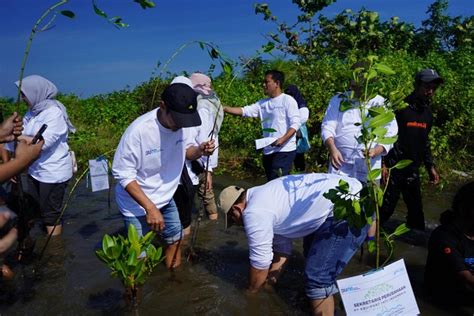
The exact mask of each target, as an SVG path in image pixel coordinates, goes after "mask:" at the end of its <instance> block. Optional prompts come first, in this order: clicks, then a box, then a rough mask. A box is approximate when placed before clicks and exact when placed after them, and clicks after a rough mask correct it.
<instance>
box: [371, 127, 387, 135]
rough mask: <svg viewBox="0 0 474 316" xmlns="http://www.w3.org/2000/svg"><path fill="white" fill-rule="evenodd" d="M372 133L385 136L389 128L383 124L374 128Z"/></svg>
mask: <svg viewBox="0 0 474 316" xmlns="http://www.w3.org/2000/svg"><path fill="white" fill-rule="evenodd" d="M372 134H373V135H375V136H377V137H379V138H383V137H384V136H385V134H387V129H386V128H385V127H383V126H379V127H377V128H375V129H373V130H372Z"/></svg>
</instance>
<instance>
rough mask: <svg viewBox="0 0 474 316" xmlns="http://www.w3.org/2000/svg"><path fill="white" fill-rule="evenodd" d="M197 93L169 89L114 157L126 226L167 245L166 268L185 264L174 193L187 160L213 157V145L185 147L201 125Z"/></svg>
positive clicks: (181, 88)
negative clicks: (190, 134) (192, 130)
mask: <svg viewBox="0 0 474 316" xmlns="http://www.w3.org/2000/svg"><path fill="white" fill-rule="evenodd" d="M196 97H197V94H196V92H194V90H193V89H192V88H190V87H189V86H187V85H186V84H183V83H175V84H171V85H169V86H167V87H166V88H165V90H164V91H163V93H162V95H161V99H162V100H161V101H160V107H159V108H158V109H155V110H152V111H150V112H148V113H145V114H144V115H142V116H140V117H139V118H137V119H136V120H135V121H134V122H133V123H132V124H131V125H130V126H129V127H128V128H127V130H126V131H125V133H124V134H123V136H122V139H121V140H120V143H119V145H118V148H117V151H116V152H115V156H114V161H113V165H112V173H113V175H114V177H115V179H116V180H117V181H118V184H117V186H116V188H115V196H116V201H117V205H118V207H119V209H120V211H121V212H122V215H123V218H124V221H125V225H126V226H127V227H128V225H130V224H132V225H134V226H135V227H136V228H137V231H138V233H139V234H140V235H144V234H146V233H147V232H148V231H150V230H153V231H157V232H159V233H160V234H161V237H162V239H163V241H164V242H165V243H166V244H167V246H166V249H165V264H166V266H167V267H168V268H175V267H177V266H179V265H180V263H181V239H182V226H181V222H180V219H179V215H178V211H177V209H176V204H175V202H174V201H173V194H174V192H175V190H176V188H177V186H178V183H179V179H180V175H181V172H182V170H183V165H184V161H185V158H187V159H191V160H194V159H197V158H199V157H200V156H201V155H203V154H204V155H210V154H212V152H213V150H214V142H213V141H208V142H203V143H202V144H200V145H199V146H191V147H189V148H186V139H187V133H188V129H187V128H185V127H192V126H198V125H200V124H201V119H200V117H199V114H198V113H197V111H196V107H197V101H196Z"/></svg>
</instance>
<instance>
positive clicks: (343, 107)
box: [339, 99, 352, 112]
mask: <svg viewBox="0 0 474 316" xmlns="http://www.w3.org/2000/svg"><path fill="white" fill-rule="evenodd" d="M351 108H352V103H351V101H350V100H348V99H343V100H342V101H341V103H340V104H339V111H340V112H345V111H347V110H349V109H351Z"/></svg>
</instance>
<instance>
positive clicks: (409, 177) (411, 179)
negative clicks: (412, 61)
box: [380, 69, 443, 230]
mask: <svg viewBox="0 0 474 316" xmlns="http://www.w3.org/2000/svg"><path fill="white" fill-rule="evenodd" d="M442 83H443V79H442V78H441V77H440V76H439V75H438V74H437V73H436V71H434V70H433V69H424V70H422V71H420V72H419V73H417V74H416V76H415V89H414V91H413V92H412V93H411V94H410V95H409V96H408V97H407V98H406V99H405V102H406V103H408V106H407V107H406V108H403V109H401V110H398V111H396V112H395V115H396V119H397V124H398V139H397V141H396V143H395V144H394V146H393V148H392V149H391V150H390V151H389V153H388V154H387V155H386V156H385V157H384V158H383V161H384V165H385V166H386V167H392V166H394V165H395V164H396V163H397V162H398V161H400V160H403V159H409V160H411V161H412V163H411V164H410V165H409V166H408V167H406V168H404V169H401V170H399V169H392V171H391V175H390V180H389V182H388V183H387V190H386V192H385V195H384V201H383V205H382V208H381V210H380V220H381V223H382V224H383V223H384V222H386V221H387V220H388V219H389V218H390V216H392V214H393V212H394V210H395V206H396V205H397V202H398V198H399V197H400V193H401V194H402V196H403V200H404V201H405V204H406V205H407V209H408V214H407V226H408V227H409V228H413V229H419V230H425V217H424V214H423V205H422V201H421V188H420V174H419V167H420V165H421V164H424V165H425V167H426V170H427V171H428V174H429V176H430V181H431V182H432V183H433V184H438V183H439V175H438V173H437V171H436V169H435V166H434V163H433V158H432V156H431V149H430V141H429V138H428V135H429V133H430V130H431V127H432V125H433V113H432V112H431V108H430V105H431V99H432V97H433V95H434V93H435V91H436V89H437V88H438V87H439V85H440V84H442Z"/></svg>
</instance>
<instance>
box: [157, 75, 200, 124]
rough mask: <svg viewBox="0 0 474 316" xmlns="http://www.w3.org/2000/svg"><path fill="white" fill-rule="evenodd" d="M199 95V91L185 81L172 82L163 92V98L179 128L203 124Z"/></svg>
mask: <svg viewBox="0 0 474 316" xmlns="http://www.w3.org/2000/svg"><path fill="white" fill-rule="evenodd" d="M197 96H198V95H197V93H196V92H195V91H194V90H193V89H192V88H191V87H190V86H188V85H187V84H184V83H173V84H170V85H169V86H167V87H166V88H165V90H164V91H163V93H162V94H161V100H163V102H165V104H166V107H167V109H168V110H169V111H170V113H171V117H172V118H173V121H174V122H175V124H176V125H177V126H178V127H179V128H183V127H192V126H199V125H201V118H200V117H199V113H198V112H197Z"/></svg>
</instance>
